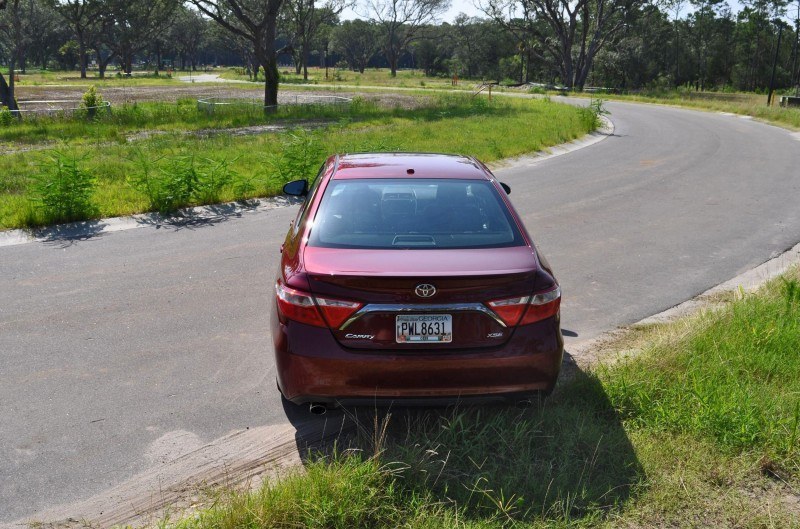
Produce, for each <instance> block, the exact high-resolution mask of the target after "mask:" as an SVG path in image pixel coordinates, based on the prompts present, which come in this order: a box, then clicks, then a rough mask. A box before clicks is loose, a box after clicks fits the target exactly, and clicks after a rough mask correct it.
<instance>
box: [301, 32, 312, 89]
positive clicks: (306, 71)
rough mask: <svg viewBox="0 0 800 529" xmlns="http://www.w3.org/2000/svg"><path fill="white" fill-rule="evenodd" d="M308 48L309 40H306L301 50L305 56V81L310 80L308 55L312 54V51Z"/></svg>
mask: <svg viewBox="0 0 800 529" xmlns="http://www.w3.org/2000/svg"><path fill="white" fill-rule="evenodd" d="M308 48H309V46H308V42H305V41H304V42H303V49H302V50H301V52H300V55H301V57H302V58H303V81H308V56H309V55H310V54H311V51H310V50H309V49H308Z"/></svg>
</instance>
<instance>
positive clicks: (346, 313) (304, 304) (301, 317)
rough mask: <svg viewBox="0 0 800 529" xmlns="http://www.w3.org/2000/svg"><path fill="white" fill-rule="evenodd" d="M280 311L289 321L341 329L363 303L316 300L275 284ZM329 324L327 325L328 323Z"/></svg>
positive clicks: (325, 299) (279, 283) (309, 295)
mask: <svg viewBox="0 0 800 529" xmlns="http://www.w3.org/2000/svg"><path fill="white" fill-rule="evenodd" d="M275 294H276V296H277V298H278V310H279V311H280V313H281V314H282V315H283V316H284V317H285V318H287V319H290V320H293V321H298V322H300V323H307V324H308V325H315V326H317V327H327V326H331V327H339V326H340V325H341V324H342V323H344V321H345V320H346V319H347V318H349V317H350V316H351V315H353V314H354V313H355V312H356V311H357V310H358V309H360V308H361V306H362V305H361V303H356V302H353V301H342V300H338V299H329V298H316V299H314V297H313V296H312V295H311V294H306V293H305V292H301V291H299V290H295V289H293V288H290V287H287V286H286V285H284V284H282V283H281V282H280V281H279V282H277V283H275ZM326 322H327V323H326Z"/></svg>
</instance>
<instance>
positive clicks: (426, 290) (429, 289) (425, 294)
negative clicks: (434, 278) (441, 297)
mask: <svg viewBox="0 0 800 529" xmlns="http://www.w3.org/2000/svg"><path fill="white" fill-rule="evenodd" d="M414 293H415V294H416V295H418V296H419V297H421V298H431V297H433V295H434V294H436V287H435V286H433V285H431V284H430V283H422V284H420V285H417V288H415V289H414Z"/></svg>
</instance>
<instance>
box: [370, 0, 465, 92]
mask: <svg viewBox="0 0 800 529" xmlns="http://www.w3.org/2000/svg"><path fill="white" fill-rule="evenodd" d="M366 7H367V9H366V13H364V14H362V15H363V16H364V17H367V18H372V19H373V20H375V21H376V22H377V24H378V25H379V26H380V27H381V28H382V30H383V35H382V40H383V53H384V55H385V57H386V60H387V61H388V62H389V68H390V69H391V72H392V77H397V63H398V61H399V60H400V56H401V55H402V54H403V52H405V51H406V50H407V49H408V46H409V45H410V44H411V43H412V42H413V41H414V39H415V38H416V37H417V34H418V32H419V30H420V28H421V27H422V26H424V25H426V24H430V23H432V22H434V21H435V20H436V17H438V16H439V15H440V14H442V13H444V12H445V11H447V9H448V8H449V7H450V0H367V6H366Z"/></svg>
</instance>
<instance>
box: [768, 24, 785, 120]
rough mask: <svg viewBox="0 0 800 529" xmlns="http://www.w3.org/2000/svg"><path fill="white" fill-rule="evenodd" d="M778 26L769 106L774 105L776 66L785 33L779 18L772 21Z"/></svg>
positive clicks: (770, 82) (770, 81)
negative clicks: (773, 91) (782, 36)
mask: <svg viewBox="0 0 800 529" xmlns="http://www.w3.org/2000/svg"><path fill="white" fill-rule="evenodd" d="M772 22H773V23H774V24H775V25H777V26H778V43H777V45H776V46H775V58H773V59H772V75H771V76H770V78H769V95H767V106H770V105H772V90H773V89H774V87H775V67H776V66H777V65H778V52H779V51H781V35H782V34H783V23H782V22H781V21H780V20H779V19H775V20H773V21H772Z"/></svg>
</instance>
